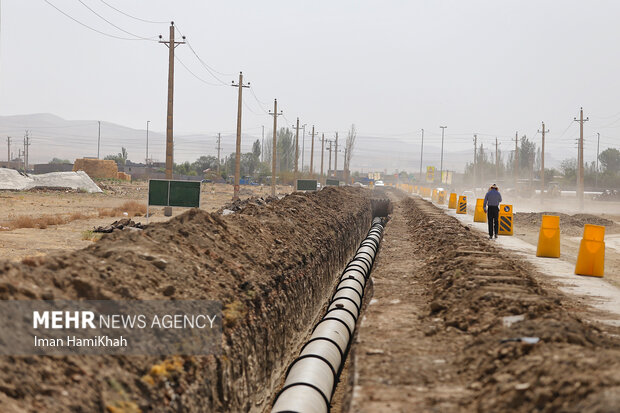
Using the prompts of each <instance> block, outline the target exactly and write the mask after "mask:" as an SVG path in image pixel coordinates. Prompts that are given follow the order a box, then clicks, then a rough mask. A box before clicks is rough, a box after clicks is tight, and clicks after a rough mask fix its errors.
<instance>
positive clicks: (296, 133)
mask: <svg viewBox="0 0 620 413" xmlns="http://www.w3.org/2000/svg"><path fill="white" fill-rule="evenodd" d="M293 127H294V128H295V180H296V179H297V172H298V166H299V165H298V161H299V118H297V126H295V125H293Z"/></svg>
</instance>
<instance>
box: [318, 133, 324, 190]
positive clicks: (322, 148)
mask: <svg viewBox="0 0 620 413" xmlns="http://www.w3.org/2000/svg"><path fill="white" fill-rule="evenodd" d="M324 150H325V134H324V133H322V134H321V175H320V176H319V180H320V181H322V182H323V183H324V182H325V181H324V180H323V151H324Z"/></svg>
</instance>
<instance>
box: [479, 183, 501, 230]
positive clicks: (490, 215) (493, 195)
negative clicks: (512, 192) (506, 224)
mask: <svg viewBox="0 0 620 413" xmlns="http://www.w3.org/2000/svg"><path fill="white" fill-rule="evenodd" d="M501 202H502V194H500V193H499V191H498V190H497V185H495V184H493V185H491V187H490V188H489V192H487V194H486V195H485V196H484V204H483V205H482V209H484V212H486V214H487V220H488V221H489V239H493V235H495V238H497V232H498V231H499V204H500V203H501Z"/></svg>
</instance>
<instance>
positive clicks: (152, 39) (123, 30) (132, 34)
mask: <svg viewBox="0 0 620 413" xmlns="http://www.w3.org/2000/svg"><path fill="white" fill-rule="evenodd" d="M78 1H79V2H80V4H81V5H82V6H84V7H86V8H87V9H88V10H90V11H91V13H93V14H94V15H95V16H97V17H99V18H100V19H101V20H103V21H104V22H106V23H108V24H109V25H110V26H112V27H114V28H116V29H118V30H120V31H122V32H123V33H125V34H128V35H130V36H133V37H136V38H138V39H142V40H148V41H156V40H155V38H148V37H143V36H138V35H137V34H134V33H132V32H130V31H127V30H125V29H123V28H122V27H119V26H117V25H116V24H114V23H112V22H111V21H109V20H108V19H106V18H105V17H103V16H102V15H100V14H99V13H97V12H96V11H95V10H93V9H92V8H91V7H90V6H89V5H88V4H86V3H84V2H83V1H82V0H78Z"/></svg>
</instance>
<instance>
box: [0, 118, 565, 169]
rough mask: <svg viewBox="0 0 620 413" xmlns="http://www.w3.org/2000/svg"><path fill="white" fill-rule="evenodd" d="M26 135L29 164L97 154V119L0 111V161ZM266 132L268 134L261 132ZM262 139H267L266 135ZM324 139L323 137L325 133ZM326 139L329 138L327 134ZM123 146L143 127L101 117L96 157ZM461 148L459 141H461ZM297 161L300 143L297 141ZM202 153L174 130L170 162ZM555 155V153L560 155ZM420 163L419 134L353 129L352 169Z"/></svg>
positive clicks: (436, 157) (456, 158)
mask: <svg viewBox="0 0 620 413" xmlns="http://www.w3.org/2000/svg"><path fill="white" fill-rule="evenodd" d="M26 130H28V131H29V136H30V142H31V146H30V163H31V164H34V163H47V162H48V161H49V160H51V159H52V158H54V157H56V158H61V159H69V160H71V161H73V160H74V159H76V158H82V157H86V156H97V133H98V122H97V121H96V120H67V119H63V118H61V117H59V116H56V115H53V114H49V113H38V114H29V115H14V116H0V160H5V159H6V155H7V150H6V148H7V147H6V137H7V136H11V137H12V144H11V152H12V153H13V156H14V157H17V155H18V149H20V148H21V149H23V139H24V135H25V131H26ZM265 132H266V133H265V135H266V136H271V134H270V133H267V131H265ZM256 139H260V137H259V136H257V135H252V134H245V133H244V134H243V136H242V151H244V152H248V151H250V150H251V147H252V143H253V142H254V141H255V140H256ZM266 139H267V138H266ZM315 139H316V140H315V158H314V165H315V166H314V168H315V171H318V170H319V169H320V157H321V152H320V151H321V142H320V138H316V137H315ZM326 139H327V137H326ZM330 139H332V137H330ZM310 140H311V138H310V135H309V133H306V137H305V156H304V159H305V165H309V163H310V153H309V152H310V145H311V142H310ZM436 140H437V139H436V138H434V139H430V138H428V139H425V145H424V161H423V162H424V166H425V167H426V165H433V166H436V167H437V168H438V167H439V165H440V152H441V147H440V146H439V145H438V144H437V143H436V142H435V141H436ZM344 141H345V137H343V136H341V137H340V142H339V144H340V147H339V155H338V168H339V169H342V165H343V162H344V160H343V159H344V156H343V153H344ZM234 142H235V135H234V134H230V133H229V134H222V155H221V156H222V158H224V157H225V156H227V155H228V154H230V153H231V152H233V151H234ZM123 146H124V147H125V148H127V151H128V153H129V159H130V160H131V161H133V162H144V159H145V158H146V129H134V128H129V127H126V126H123V125H118V124H115V123H111V122H106V121H102V122H101V146H100V157H101V158H103V157H104V156H106V155H109V154H116V153H118V152H120V150H121V147H123ZM461 148H462V146H461ZM444 150H445V152H444V169H446V170H457V171H461V170H462V169H463V168H464V167H465V165H466V163H467V162H471V161H472V158H473V147H472V148H469V149H459V148H455V147H454V145H453V144H452V143H450V141H449V138H447V139H446V145H445V147H444ZM299 152H300V161H301V153H302V147H301V143H300V150H299ZM202 155H217V150H216V137H215V136H214V135H213V134H209V135H207V134H199V133H196V134H185V135H180V134H179V135H175V162H184V161H194V160H195V159H197V158H198V157H199V156H202ZM560 155H561V154H560ZM149 156H151V157H152V158H153V159H154V160H155V161H163V160H165V134H164V133H162V132H157V131H152V130H151V131H149ZM570 156H572V155H571V154H570V153H567V154H566V156H560V157H559V158H556V157H554V156H551V154H549V153H547V158H546V164H547V165H549V167H554V166H558V165H559V162H560V160H561V159H564V158H567V157H570ZM328 157H329V154H328V152H327V151H326V153H325V158H324V166H325V169H327V162H328ZM419 168H420V142H419V137H417V136H416V137H411V138H406V137H405V138H403V137H399V138H390V137H380V138H378V137H373V136H367V135H366V136H365V135H364V133H363V132H359V133H358V137H357V141H356V145H355V150H354V155H353V161H352V169H353V170H363V171H364V172H366V171H384V170H387V171H388V172H392V171H394V170H396V169H398V170H406V171H410V172H417V171H419Z"/></svg>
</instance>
